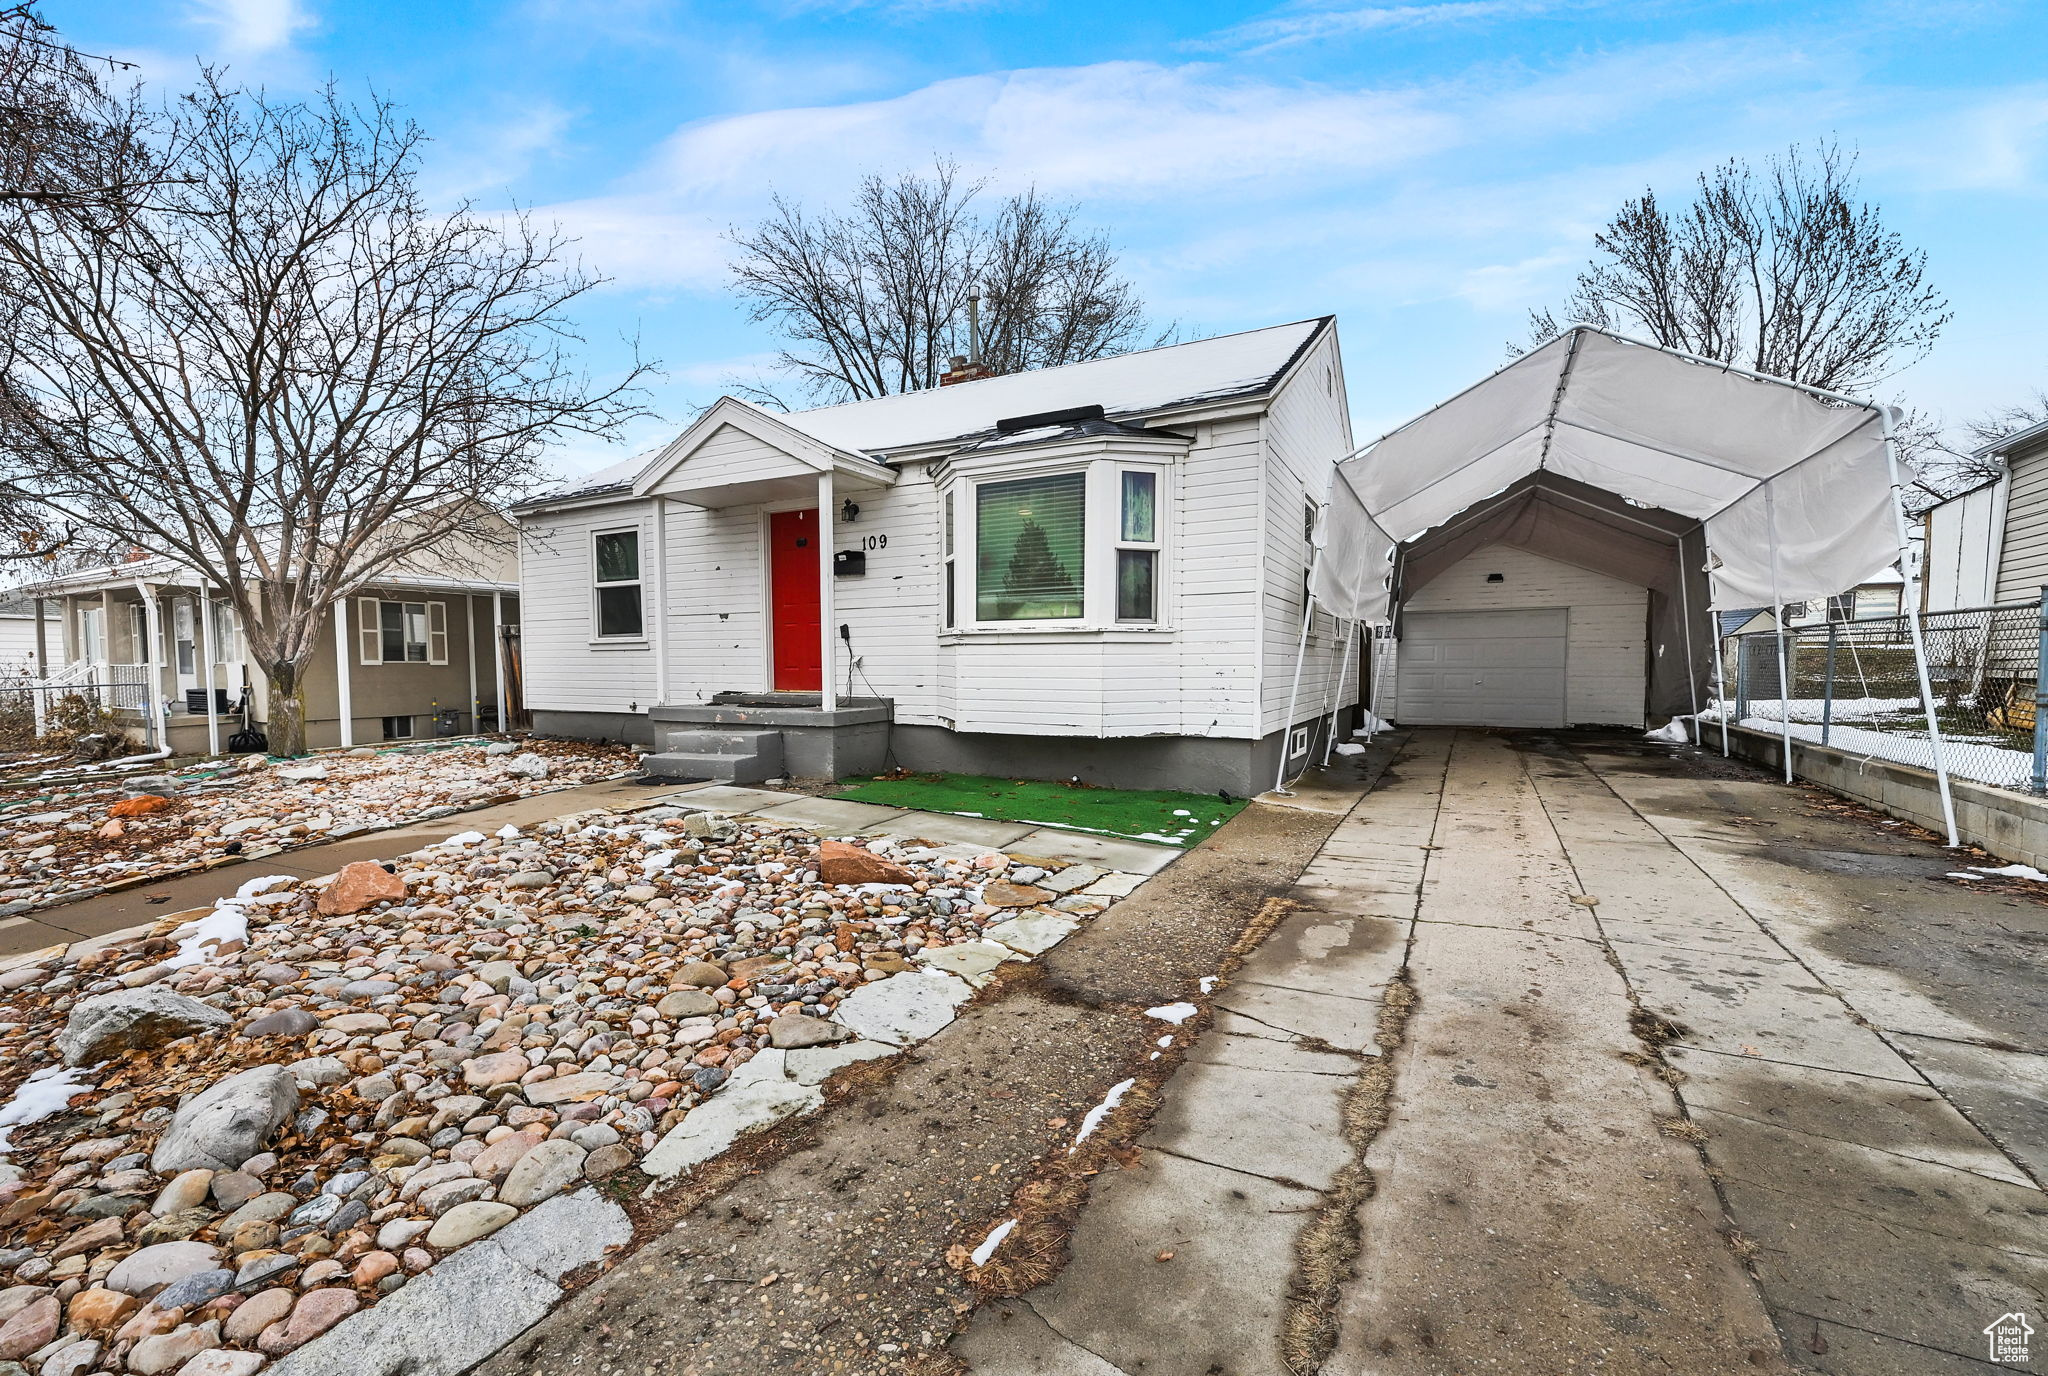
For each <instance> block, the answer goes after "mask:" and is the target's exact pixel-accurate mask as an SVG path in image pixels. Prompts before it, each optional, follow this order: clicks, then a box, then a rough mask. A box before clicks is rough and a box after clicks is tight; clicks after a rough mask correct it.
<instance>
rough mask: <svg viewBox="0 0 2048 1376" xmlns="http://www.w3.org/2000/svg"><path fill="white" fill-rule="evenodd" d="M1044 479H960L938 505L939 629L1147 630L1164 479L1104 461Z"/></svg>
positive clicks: (1154, 615)
mask: <svg viewBox="0 0 2048 1376" xmlns="http://www.w3.org/2000/svg"><path fill="white" fill-rule="evenodd" d="M1044 468H1045V471H1039V472H1027V473H1024V474H1017V473H1016V470H1015V468H1014V467H1012V468H1010V469H1009V471H1008V472H1003V473H989V474H986V475H976V474H973V473H966V474H962V475H961V477H960V479H959V481H958V482H957V484H956V485H954V486H953V487H952V489H951V490H950V491H948V492H947V493H946V494H945V495H944V496H943V498H942V500H941V518H940V519H941V558H942V571H943V576H944V580H945V586H944V589H943V595H944V623H943V624H944V625H945V627H946V628H947V629H949V630H975V629H981V630H998V629H1004V628H1011V627H1037V628H1042V629H1045V630H1059V629H1062V628H1066V629H1076V630H1078V629H1084V628H1085V629H1090V630H1097V629H1113V628H1128V629H1133V630H1136V629H1141V628H1148V627H1151V626H1153V625H1156V624H1157V623H1158V622H1159V621H1160V620H1161V619H1162V613H1161V607H1162V606H1163V599H1164V596H1165V589H1164V586H1163V581H1164V580H1163V570H1164V568H1165V565H1164V562H1163V555H1164V551H1165V527H1166V517H1165V511H1164V499H1165V485H1166V476H1165V473H1166V470H1165V469H1164V468H1163V467H1153V466H1144V467H1141V466H1137V465H1133V464H1129V463H1127V462H1123V461H1120V460H1111V459H1093V460H1088V461H1084V462H1080V463H1074V464H1070V465H1067V466H1060V467H1055V466H1054V465H1053V464H1051V463H1047V464H1045V465H1044Z"/></svg>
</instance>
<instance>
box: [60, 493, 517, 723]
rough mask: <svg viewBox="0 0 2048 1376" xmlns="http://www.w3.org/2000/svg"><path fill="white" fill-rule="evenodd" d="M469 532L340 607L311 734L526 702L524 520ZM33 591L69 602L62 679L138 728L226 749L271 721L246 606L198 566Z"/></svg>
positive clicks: (489, 715) (156, 562)
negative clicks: (486, 538)
mask: <svg viewBox="0 0 2048 1376" xmlns="http://www.w3.org/2000/svg"><path fill="white" fill-rule="evenodd" d="M462 543H463V544H464V545H465V548H464V549H463V550H462V551H461V552H460V554H459V555H457V554H455V553H453V552H452V551H451V552H444V554H443V555H442V556H440V557H436V556H435V555H433V554H431V553H430V554H425V555H421V556H416V557H415V558H413V559H412V560H409V561H408V562H407V566H406V567H405V568H404V569H403V570H402V571H397V570H395V571H393V572H392V573H391V575H390V576H389V577H386V578H380V579H378V580H377V581H376V582H375V583H373V584H372V585H370V586H369V587H367V588H364V589H362V590H361V591H360V592H358V593H357V594H356V595H355V596H353V597H351V598H349V599H348V600H347V602H346V603H345V604H344V606H343V607H342V608H341V609H340V612H341V616H342V621H341V624H340V626H339V628H337V626H336V618H335V617H334V616H332V615H330V616H329V617H327V618H326V619H325V621H324V623H323V626H322V629H321V632H320V645H321V647H322V648H321V650H320V651H319V652H317V653H316V654H315V656H314V658H313V660H312V661H311V663H310V664H309V665H308V667H307V670H306V677H305V688H304V692H305V703H306V709H305V710H306V738H307V744H308V745H310V746H312V747H314V748H316V749H317V748H322V747H328V746H338V745H365V744H374V743H377V742H381V741H387V740H411V739H414V738H416V737H430V736H436V735H441V736H452V735H461V734H465V733H468V732H471V731H477V730H487V729H492V728H494V727H496V726H497V725H498V723H499V710H498V709H499V704H500V703H501V702H509V703H510V704H511V709H512V711H513V712H514V713H515V714H516V713H517V712H518V711H519V699H518V692H517V684H518V675H519V659H518V654H519V648H518V646H519V642H518V618H519V596H518V594H519V584H518V581H517V579H516V576H515V572H516V556H515V555H514V553H513V549H512V543H511V527H510V526H509V524H507V525H506V526H504V528H503V541H502V543H496V544H482V543H479V542H472V541H463V542H462ZM472 546H473V547H472ZM22 593H23V594H24V595H26V596H29V597H31V598H33V599H36V601H37V602H38V603H39V604H41V605H43V606H46V607H48V608H50V609H52V610H54V612H55V614H56V622H55V625H56V627H57V630H58V631H59V632H61V634H57V635H53V636H52V637H51V640H50V647H51V656H52V658H53V659H56V660H58V661H59V667H57V668H55V669H54V670H53V671H52V672H51V674H50V675H49V677H48V680H47V682H48V683H49V684H50V685H51V686H52V689H53V690H58V689H62V688H64V687H66V686H72V685H75V686H77V687H78V688H81V689H84V688H90V689H92V690H94V691H95V693H96V695H97V696H98V697H99V698H100V699H101V700H102V701H103V702H105V703H106V704H107V705H109V706H111V707H113V708H114V709H116V712H117V718H118V719H122V720H124V721H125V722H127V723H128V730H129V734H130V735H132V736H134V737H135V738H136V739H137V740H138V741H141V742H144V743H146V744H152V745H161V744H168V745H169V746H170V748H171V749H172V750H173V751H174V752H176V753H178V754H199V753H213V752H218V751H219V750H220V749H221V747H222V745H223V743H224V742H225V741H226V740H227V739H228V737H230V736H232V735H233V734H234V733H235V732H236V731H239V730H240V729H241V726H242V722H243V720H244V718H245V717H246V718H247V719H248V720H249V721H250V722H251V723H252V724H253V725H255V726H256V727H258V728H259V729H261V728H262V727H263V726H264V725H265V723H266V722H267V721H268V720H269V703H268V684H267V682H266V680H265V678H264V676H263V672H262V670H261V669H260V668H259V667H258V666H257V665H256V664H255V663H254V662H252V661H251V660H250V659H249V656H248V650H247V646H246V644H245V643H244V640H243V636H242V629H241V627H240V625H239V624H238V623H237V620H236V617H235V616H234V613H233V612H232V610H231V609H230V608H229V607H228V605H227V604H226V603H225V602H222V601H220V600H219V593H218V590H217V589H215V588H213V587H211V586H209V585H208V584H207V583H206V582H205V581H204V580H202V579H200V578H199V577H198V576H197V575H195V574H193V573H192V572H191V571H189V570H187V569H181V568H178V567H175V566H174V565H172V564H171V563H170V562H169V561H167V560H164V559H160V558H154V557H143V558H139V559H134V560H130V561H129V562H126V563H122V564H116V565H110V566H107V567H103V568H97V569H87V570H84V571H82V572H79V573H75V574H69V575H66V576H64V577H61V578H53V579H49V580H46V581H44V582H41V583H35V584H30V585H28V586H27V587H25V588H23V589H22ZM337 629H338V631H339V633H338V634H337ZM60 645H61V653H60V650H59V646H60ZM494 648H495V649H496V650H497V651H498V652H497V653H494V652H493V651H494ZM152 718H153V719H154V720H152Z"/></svg>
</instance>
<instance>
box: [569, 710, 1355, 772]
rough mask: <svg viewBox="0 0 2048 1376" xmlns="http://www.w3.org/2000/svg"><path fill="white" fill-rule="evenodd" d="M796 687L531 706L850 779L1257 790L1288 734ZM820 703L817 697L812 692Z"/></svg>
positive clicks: (576, 723)
mask: <svg viewBox="0 0 2048 1376" xmlns="http://www.w3.org/2000/svg"><path fill="white" fill-rule="evenodd" d="M799 697H800V695H796V694H761V695H757V696H751V697H742V696H740V695H734V696H733V697H732V698H731V699H730V700H728V701H722V702H712V703H705V704H701V705H693V706H680V707H655V708H651V709H649V710H648V712H646V713H645V714H638V713H626V712H616V713H601V712H551V711H546V710H542V709H535V711H534V713H533V726H534V730H536V731H539V732H541V733H543V734H547V735H558V736H572V737H576V738H578V739H583V740H614V741H629V742H632V743H633V744H636V745H642V746H647V747H650V748H653V749H657V750H658V749H661V748H663V744H664V738H665V736H666V734H667V731H668V730H669V729H671V728H674V729H702V728H707V727H732V728H745V729H768V730H775V731H780V732H781V733H782V738H783V761H784V766H785V768H787V770H788V771H789V773H790V775H791V776H792V777H794V778H801V779H843V778H848V777H854V776H859V775H865V774H879V773H881V772H882V771H883V770H885V769H888V768H891V767H900V768H903V769H912V770H917V771H919V772H931V773H954V774H992V775H996V776H998V777H1002V778H1013V779H1067V778H1075V777H1078V778H1079V779H1080V780H1081V781H1082V782H1083V783H1088V784H1096V785H1099V786H1101V787H1105V788H1160V789H1181V790H1185V791H1187V792H1191V793H1215V792H1218V791H1222V792H1226V793H1229V794H1231V795H1232V796H1233V797H1238V798H1250V797H1256V796H1258V795H1259V794H1261V793H1264V792H1265V791H1266V790H1268V789H1270V788H1271V787H1272V786H1273V779H1274V777H1275V775H1276V773H1277V771H1278V770H1279V767H1280V753H1281V751H1282V750H1283V749H1285V747H1286V743H1287V736H1288V733H1287V732H1284V731H1276V732H1274V733H1273V734H1272V735H1270V736H1267V737H1265V738H1264V739H1263V740H1256V741H1253V740H1240V739H1232V738H1226V737H1204V736H1116V737H1109V738H1098V737H1091V736H1051V737H1048V736H1022V735H997V734H992V733H977V732H969V731H949V730H947V729H946V728H945V727H943V726H912V725H906V724H904V723H902V722H895V723H893V724H892V723H891V722H890V720H889V717H890V714H891V711H892V704H890V703H889V702H887V701H886V700H877V699H856V700H853V701H850V702H846V703H842V704H841V705H840V707H839V708H838V709H837V710H835V711H833V712H831V713H823V712H820V711H819V709H818V708H817V707H816V706H815V705H811V706H805V705H803V704H802V703H800V702H798V701H797V700H796V699H797V698H799ZM813 701H815V700H813ZM1356 718H1357V710H1356V709H1355V708H1350V707H1347V708H1345V709H1344V712H1343V715H1342V718H1341V719H1340V722H1339V739H1340V740H1344V739H1349V735H1350V731H1351V729H1352V726H1353V723H1354V722H1355V721H1356ZM1309 729H1310V736H1311V739H1312V742H1313V745H1314V748H1313V749H1312V750H1311V751H1310V753H1309V754H1308V755H1306V756H1302V757H1299V758H1297V759H1294V760H1292V761H1290V762H1289V763H1288V770H1287V772H1288V773H1289V774H1290V775H1292V774H1294V773H1295V772H1296V771H1298V770H1300V769H1301V768H1302V767H1304V766H1305V765H1307V764H1309V763H1312V762H1313V761H1315V760H1319V759H1320V758H1321V754H1322V733H1321V730H1320V728H1319V727H1318V726H1317V724H1316V723H1315V722H1313V721H1311V722H1310V723H1309Z"/></svg>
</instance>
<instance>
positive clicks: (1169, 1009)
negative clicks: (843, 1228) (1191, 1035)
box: [1145, 1003, 1202, 1027]
mask: <svg viewBox="0 0 2048 1376" xmlns="http://www.w3.org/2000/svg"><path fill="white" fill-rule="evenodd" d="M1201 1011H1202V1010H1201V1009H1199V1008H1197V1007H1195V1006H1194V1005H1193V1004H1192V1003H1162V1004H1160V1005H1159V1006H1158V1007H1157V1008H1147V1009H1146V1010H1145V1016H1146V1017H1148V1018H1157V1019H1159V1021H1161V1022H1170V1023H1172V1024H1173V1025H1174V1026H1175V1027H1178V1026H1180V1025H1181V1024H1182V1023H1184V1022H1186V1021H1187V1020H1188V1019H1189V1018H1192V1017H1193V1016H1194V1015H1195V1014H1197V1013H1199V1012H1201Z"/></svg>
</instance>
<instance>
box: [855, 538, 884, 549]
mask: <svg viewBox="0 0 2048 1376" xmlns="http://www.w3.org/2000/svg"><path fill="white" fill-rule="evenodd" d="M860 547H861V548H862V549H887V548H889V537H888V536H886V535H863V536H861V539H860Z"/></svg>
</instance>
